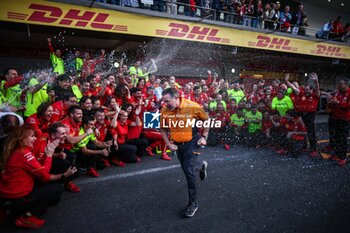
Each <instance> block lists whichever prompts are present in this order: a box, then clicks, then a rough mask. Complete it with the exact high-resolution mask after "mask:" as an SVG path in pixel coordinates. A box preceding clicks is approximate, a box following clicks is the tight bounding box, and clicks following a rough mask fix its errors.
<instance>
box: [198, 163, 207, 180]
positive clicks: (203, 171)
mask: <svg viewBox="0 0 350 233" xmlns="http://www.w3.org/2000/svg"><path fill="white" fill-rule="evenodd" d="M207 168H208V163H207V161H203V162H202V166H201V170H200V171H199V178H200V179H201V180H205V178H207Z"/></svg>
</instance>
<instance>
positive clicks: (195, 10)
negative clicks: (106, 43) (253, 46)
mask: <svg viewBox="0 0 350 233" xmlns="http://www.w3.org/2000/svg"><path fill="white" fill-rule="evenodd" d="M181 1H184V0H181ZM201 1H202V6H194V5H191V4H186V3H184V2H177V0H92V1H91V5H90V7H91V6H93V4H94V3H95V2H100V3H106V4H112V5H118V6H124V7H133V8H142V9H151V10H154V11H159V12H166V13H168V14H174V15H176V14H179V15H184V16H188V17H199V18H202V19H206V20H214V21H220V22H224V23H228V24H235V25H242V26H244V27H247V28H256V29H263V30H267V32H266V31H265V32H266V33H275V32H282V33H289V34H292V35H299V36H306V37H312V38H315V37H316V33H317V32H319V31H321V30H320V29H315V28H310V27H302V26H299V25H293V24H289V27H288V28H286V27H284V23H283V22H279V21H278V20H275V21H272V20H268V19H265V18H264V17H252V16H249V15H240V14H237V13H233V12H229V11H222V10H216V9H212V8H210V6H209V5H207V6H203V5H204V4H205V2H207V3H209V1H207V0H201ZM147 3H149V4H147ZM152 3H153V4H152ZM318 39H320V41H329V40H331V39H329V38H328V37H325V38H318ZM335 40H336V41H339V38H338V39H335Z"/></svg>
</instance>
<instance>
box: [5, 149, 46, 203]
mask: <svg viewBox="0 0 350 233" xmlns="http://www.w3.org/2000/svg"><path fill="white" fill-rule="evenodd" d="M31 150H32V148H30V147H25V148H23V149H18V150H16V151H15V152H14V153H13V154H12V155H11V157H10V158H9V160H8V163H7V165H6V168H5V170H4V171H3V172H2V173H1V175H0V197H1V198H20V197H24V196H27V195H28V194H30V193H31V192H32V191H33V188H34V181H35V177H39V179H40V180H42V181H44V182H47V181H49V180H50V174H49V171H50V169H51V163H52V158H51V157H48V158H47V159H46V160H45V163H44V165H41V164H40V163H39V162H38V160H37V159H36V158H35V155H34V154H33V153H32V152H31Z"/></svg>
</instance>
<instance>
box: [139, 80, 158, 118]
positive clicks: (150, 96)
mask: <svg viewBox="0 0 350 233" xmlns="http://www.w3.org/2000/svg"><path fill="white" fill-rule="evenodd" d="M144 102H145V105H144V110H145V111H147V112H154V111H156V110H157V108H158V106H157V102H158V101H157V97H156V96H155V95H154V87H153V86H149V87H147V91H146V95H145V97H144ZM141 114H142V113H141Z"/></svg>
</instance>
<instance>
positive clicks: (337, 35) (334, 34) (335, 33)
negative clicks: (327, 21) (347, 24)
mask: <svg viewBox="0 0 350 233" xmlns="http://www.w3.org/2000/svg"><path fill="white" fill-rule="evenodd" d="M342 19H343V17H341V16H338V18H337V20H335V21H333V25H332V28H331V31H330V33H329V39H335V40H341V38H342V37H343V35H344V31H343V30H344V28H343V24H342Z"/></svg>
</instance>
